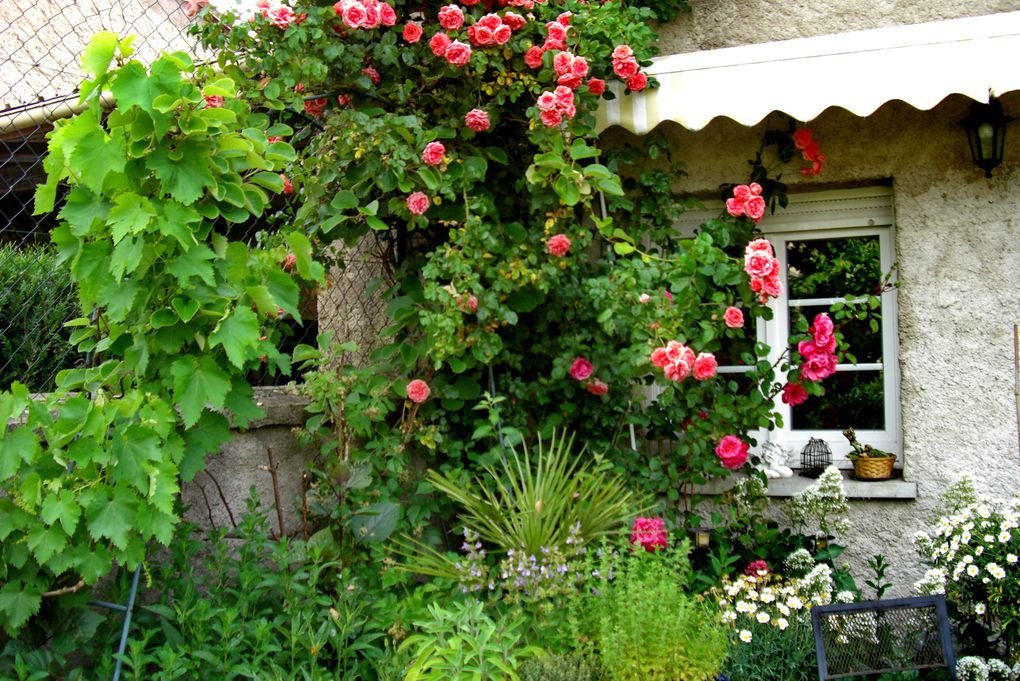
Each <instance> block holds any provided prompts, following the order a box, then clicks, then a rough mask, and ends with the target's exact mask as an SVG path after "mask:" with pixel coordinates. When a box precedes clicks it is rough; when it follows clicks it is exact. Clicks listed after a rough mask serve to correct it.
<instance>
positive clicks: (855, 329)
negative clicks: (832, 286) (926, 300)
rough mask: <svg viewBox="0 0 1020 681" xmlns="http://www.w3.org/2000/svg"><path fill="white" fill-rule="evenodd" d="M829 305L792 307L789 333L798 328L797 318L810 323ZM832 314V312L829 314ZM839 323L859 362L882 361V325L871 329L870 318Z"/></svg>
mask: <svg viewBox="0 0 1020 681" xmlns="http://www.w3.org/2000/svg"><path fill="white" fill-rule="evenodd" d="M828 311H829V306H828V305H805V306H803V307H791V308H790V329H789V333H793V332H794V329H796V328H797V326H796V325H797V320H798V319H799V318H800V317H806V318H807V323H808V324H810V323H811V322H812V321H813V320H814V318H815V315H817V314H818V313H819V312H828ZM881 311H882V308H881V307H879V308H876V309H875V310H872V313H873V314H874V313H880V312H881ZM829 316H830V317H831V316H832V315H831V314H830V315H829ZM836 323H837V324H838V325H839V328H838V330H839V331H840V332H842V334H843V339H844V340H845V341H846V342H847V343H848V344H849V346H850V352H851V353H852V354H853V355H854V357H855V358H856V359H857V363H858V364H871V363H876V362H881V361H882V327H881V326H879V329H878V331H877V332H873V331H872V330H871V324H870V322H869V321H868V320H864V321H861V320H858V319H852V320H842V321H839V322H836Z"/></svg>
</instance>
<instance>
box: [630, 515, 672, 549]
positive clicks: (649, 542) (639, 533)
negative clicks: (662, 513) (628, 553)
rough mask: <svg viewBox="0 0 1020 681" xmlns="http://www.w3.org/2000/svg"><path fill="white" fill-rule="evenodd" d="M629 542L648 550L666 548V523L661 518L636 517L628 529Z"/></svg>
mask: <svg viewBox="0 0 1020 681" xmlns="http://www.w3.org/2000/svg"><path fill="white" fill-rule="evenodd" d="M630 543H631V544H639V545H640V546H641V548H643V549H644V550H645V551H649V552H654V551H656V550H657V549H664V548H666V547H667V546H668V545H669V533H667V532H666V523H665V522H663V520H662V518H638V519H637V520H635V521H634V526H633V527H632V528H631V530H630Z"/></svg>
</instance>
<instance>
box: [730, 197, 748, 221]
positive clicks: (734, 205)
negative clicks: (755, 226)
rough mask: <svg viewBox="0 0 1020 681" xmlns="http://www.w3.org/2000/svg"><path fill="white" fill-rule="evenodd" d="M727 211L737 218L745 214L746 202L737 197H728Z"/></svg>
mask: <svg viewBox="0 0 1020 681" xmlns="http://www.w3.org/2000/svg"><path fill="white" fill-rule="evenodd" d="M726 212H727V213H729V214H730V215H732V216H733V217H735V218H739V217H740V216H741V215H743V214H744V202H743V201H739V200H737V199H735V198H734V199H726Z"/></svg>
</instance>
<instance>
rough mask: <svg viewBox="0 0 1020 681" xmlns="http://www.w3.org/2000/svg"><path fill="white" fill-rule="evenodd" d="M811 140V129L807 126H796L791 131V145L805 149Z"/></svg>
mask: <svg viewBox="0 0 1020 681" xmlns="http://www.w3.org/2000/svg"><path fill="white" fill-rule="evenodd" d="M812 141H813V139H812V135H811V131H810V130H808V129H807V128H797V131H796V132H794V133H793V146H795V147H797V149H806V148H807V146H808V145H809V144H811V142H812Z"/></svg>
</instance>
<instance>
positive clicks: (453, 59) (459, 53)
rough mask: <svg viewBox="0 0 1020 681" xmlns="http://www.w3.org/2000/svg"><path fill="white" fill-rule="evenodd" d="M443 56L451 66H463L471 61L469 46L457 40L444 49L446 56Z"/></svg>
mask: <svg viewBox="0 0 1020 681" xmlns="http://www.w3.org/2000/svg"><path fill="white" fill-rule="evenodd" d="M443 56H445V57H446V61H448V62H450V64H452V65H453V66H464V65H465V64H467V63H468V61H470V59H471V46H470V45H468V44H467V43H462V42H461V41H459V40H454V41H453V42H452V43H450V46H449V47H447V48H446V54H445V55H443Z"/></svg>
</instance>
